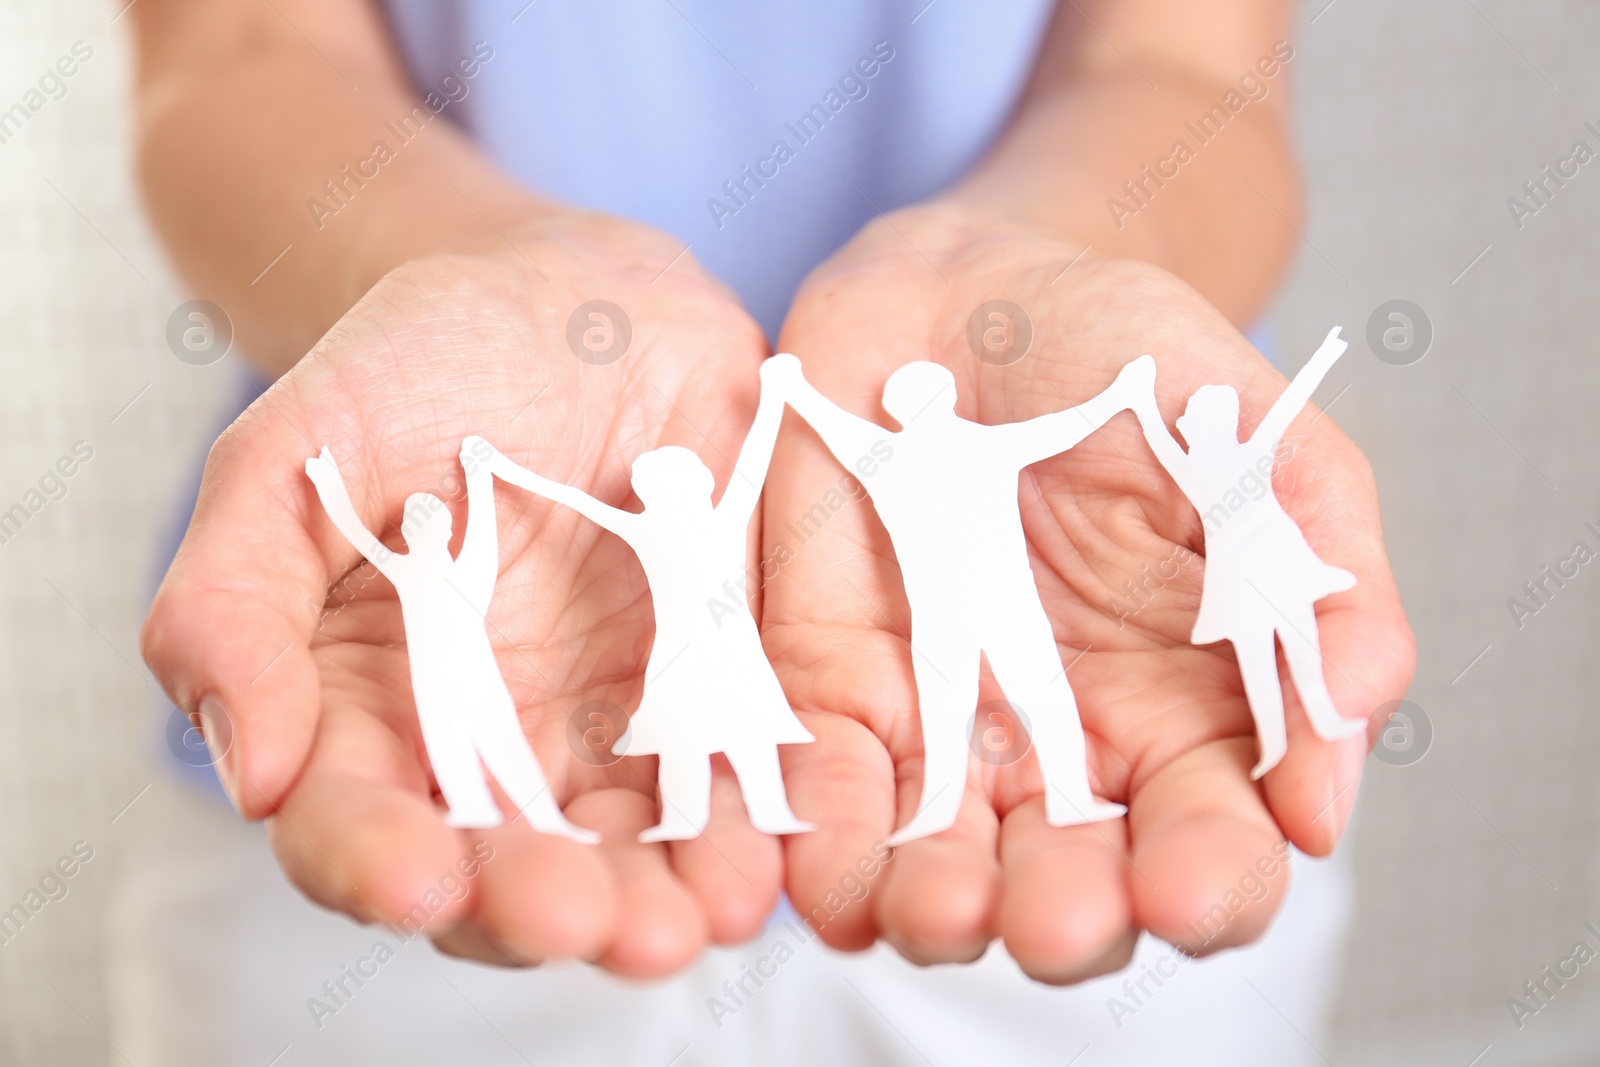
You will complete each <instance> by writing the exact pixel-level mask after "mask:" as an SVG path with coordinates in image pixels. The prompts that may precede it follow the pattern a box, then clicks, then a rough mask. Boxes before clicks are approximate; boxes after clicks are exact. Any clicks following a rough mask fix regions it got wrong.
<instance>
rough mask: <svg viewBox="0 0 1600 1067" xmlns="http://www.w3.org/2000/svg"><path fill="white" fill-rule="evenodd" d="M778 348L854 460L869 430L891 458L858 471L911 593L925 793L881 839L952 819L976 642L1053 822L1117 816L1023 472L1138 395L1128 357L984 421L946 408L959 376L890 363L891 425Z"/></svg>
mask: <svg viewBox="0 0 1600 1067" xmlns="http://www.w3.org/2000/svg"><path fill="white" fill-rule="evenodd" d="M768 362H769V363H780V362H781V363H782V367H781V368H780V369H779V370H778V371H777V372H775V373H780V374H782V375H783V381H784V387H785V390H786V395H787V396H788V398H789V403H790V404H791V405H793V407H794V408H795V410H796V411H798V412H799V413H800V415H801V417H803V418H804V419H805V420H806V421H807V422H808V423H810V424H811V426H812V427H813V428H814V429H815V430H816V431H817V433H818V435H819V436H821V438H822V440H823V443H824V444H826V445H827V446H828V449H829V450H830V451H831V452H832V453H833V454H834V456H835V457H836V458H837V459H838V460H839V461H840V462H841V463H843V464H844V466H845V467H847V468H851V469H853V468H854V464H855V462H856V460H857V459H858V458H859V457H861V456H863V455H866V454H867V453H868V452H869V451H870V450H871V448H872V446H873V444H874V443H876V442H882V441H885V440H887V441H888V442H890V443H891V444H892V446H893V450H894V452H893V454H894V458H893V459H892V460H890V461H887V462H884V463H882V464H880V465H879V466H878V468H877V471H876V473H874V474H873V476H872V477H871V478H870V479H866V480H864V481H863V485H864V486H865V487H866V490H867V493H868V495H869V496H870V497H871V498H872V504H873V507H874V508H876V509H877V512H878V516H879V518H880V519H882V521H883V525H884V528H885V529H886V530H887V531H888V533H889V540H890V541H891V542H892V544H893V545H894V551H895V556H896V558H897V559H898V560H899V564H900V570H901V574H902V576H903V578H904V584H905V590H906V597H907V599H908V600H909V602H910V606H911V636H910V642H911V649H912V652H911V663H912V671H913V674H914V677H915V681H916V687H917V705H918V714H919V716H920V718H921V722H922V743H923V750H924V763H923V767H924V769H923V781H922V797H921V801H920V803H919V804H918V807H917V810H916V812H915V814H914V815H913V816H912V818H911V819H910V821H909V822H907V823H906V825H904V826H902V827H901V828H900V829H899V830H897V831H896V832H895V834H894V835H893V836H892V837H890V838H889V843H890V844H902V843H904V842H906V841H911V840H914V839H916V838H919V837H926V836H927V835H929V834H934V833H938V832H939V831H941V830H945V829H948V828H949V827H950V826H952V825H953V824H954V823H955V819H956V812H957V809H958V808H959V807H960V805H961V797H962V794H963V793H964V792H965V788H966V777H967V757H968V753H969V748H968V734H969V731H970V729H971V724H972V719H973V716H974V712H975V709H976V707H977V703H978V679H979V669H980V656H982V657H983V658H986V659H987V660H988V662H989V667H990V669H991V670H992V671H993V672H994V676H995V680H996V681H997V682H999V684H1000V687H1001V689H1003V690H1004V691H1005V695H1006V699H1007V700H1008V701H1010V702H1011V703H1012V704H1013V705H1015V706H1017V707H1019V708H1021V709H1022V710H1023V712H1024V713H1025V714H1026V715H1027V717H1028V719H1029V722H1030V730H1031V734H1032V738H1031V740H1032V742H1033V748H1034V751H1035V752H1037V753H1038V759H1039V766H1040V770H1041V771H1042V772H1043V775H1044V779H1045V782H1046V786H1047V788H1046V790H1045V811H1046V817H1047V819H1048V820H1049V821H1050V823H1051V824H1052V825H1055V826H1070V825H1074V824H1077V823H1084V822H1094V821H1097V820H1100V819H1112V818H1116V817H1117V816H1119V815H1122V814H1123V813H1124V812H1125V811H1126V810H1127V809H1126V808H1124V807H1123V806H1122V805H1121V804H1113V803H1108V802H1106V801H1101V800H1098V799H1096V798H1095V796H1094V794H1093V792H1092V791H1091V789H1090V785H1089V774H1088V765H1087V750H1086V745H1085V741H1084V735H1083V725H1082V723H1081V721H1080V720H1079V717H1078V705H1077V698H1076V697H1075V696H1074V695H1073V692H1072V686H1071V684H1070V683H1069V682H1068V680H1067V678H1066V676H1065V670H1064V667H1063V664H1062V660H1061V654H1060V651H1059V650H1058V649H1057V647H1056V639H1055V632H1054V629H1053V627H1052V625H1051V622H1050V618H1049V616H1048V615H1047V614H1046V613H1045V609H1044V604H1043V603H1042V602H1041V601H1040V599H1039V589H1038V586H1037V585H1036V584H1035V583H1034V578H1033V569H1032V567H1031V565H1030V564H1029V562H1028V542H1027V537H1026V535H1025V534H1024V532H1023V528H1022V513H1021V509H1020V505H1019V504H1018V500H1017V496H1018V488H1019V487H1018V482H1019V478H1020V476H1021V473H1022V469H1023V468H1024V467H1026V466H1028V465H1029V464H1032V463H1037V462H1039V461H1040V460H1044V459H1048V458H1050V457H1051V456H1055V455H1058V454H1059V453H1061V452H1065V451H1066V450H1067V449H1069V448H1071V447H1072V446H1074V445H1076V444H1077V443H1078V442H1080V441H1082V440H1083V439H1084V438H1085V437H1087V436H1089V434H1091V433H1093V432H1094V431H1095V430H1096V429H1098V428H1099V427H1100V426H1102V425H1103V424H1104V423H1105V422H1106V421H1107V420H1108V419H1110V418H1111V417H1112V416H1113V415H1115V414H1116V413H1117V412H1119V411H1122V410H1124V409H1126V408H1128V407H1130V406H1131V404H1132V401H1133V385H1134V384H1135V383H1134V379H1133V378H1132V377H1131V376H1130V372H1128V371H1126V370H1125V371H1124V374H1123V375H1122V376H1119V378H1118V379H1117V381H1116V382H1115V383H1114V384H1113V385H1112V386H1111V387H1110V388H1108V389H1107V390H1106V391H1105V392H1103V393H1101V394H1100V395H1098V396H1096V397H1094V398H1093V399H1091V400H1089V401H1087V402H1085V403H1083V404H1080V405H1078V406H1077V407H1073V408H1068V409H1067V410H1065V411H1059V412H1054V413H1052V414H1049V415H1041V416H1039V417H1038V418H1034V419H1029V420H1027V421H1025V422H1015V423H1007V424H1003V425H998V426H986V425H984V424H982V423H977V422H972V421H969V420H967V419H963V418H961V417H960V416H958V415H957V414H956V413H955V403H956V389H955V378H954V376H953V375H952V374H951V373H950V372H949V371H948V370H946V369H945V368H944V367H941V366H939V365H938V364H935V363H927V362H916V363H910V364H907V365H906V366H904V367H901V368H900V369H899V370H896V371H895V372H894V373H893V374H892V375H890V376H889V380H888V381H887V382H886V383H885V385H884V389H883V406H884V410H886V411H887V412H888V413H889V414H890V416H892V417H893V418H894V419H895V421H896V422H898V423H899V424H900V427H901V428H900V430H899V431H898V432H891V431H888V430H885V429H884V428H883V427H881V426H879V425H877V424H876V423H874V422H871V421H869V420H867V419H863V418H861V417H859V416H857V415H853V414H851V413H850V412H848V411H845V410H844V409H843V408H841V407H839V406H838V405H837V404H835V403H833V402H832V401H831V400H829V399H827V398H826V397H824V396H823V395H822V394H821V393H819V392H817V390H816V389H815V388H814V387H813V386H812V385H811V384H810V383H809V382H807V381H806V379H805V377H804V375H803V374H802V373H801V368H800V363H799V360H797V359H795V357H793V356H784V355H780V356H774V357H773V358H772V359H771V360H769V361H768Z"/></svg>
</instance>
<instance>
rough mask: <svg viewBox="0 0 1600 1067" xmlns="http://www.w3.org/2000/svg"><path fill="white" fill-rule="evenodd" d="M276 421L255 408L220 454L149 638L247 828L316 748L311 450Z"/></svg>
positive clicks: (158, 667)
mask: <svg viewBox="0 0 1600 1067" xmlns="http://www.w3.org/2000/svg"><path fill="white" fill-rule="evenodd" d="M273 418H276V416H274V415H273V414H272V413H271V411H270V410H267V409H263V408H261V407H259V406H258V407H257V408H256V409H253V411H252V412H250V413H247V414H246V415H245V416H242V417H241V418H240V420H239V421H238V422H237V423H235V424H234V426H233V427H232V428H231V429H230V430H229V431H228V432H227V433H225V434H224V435H223V436H222V438H221V439H220V440H218V442H217V444H216V445H215V447H213V448H212V451H211V456H210V459H209V460H208V461H207V464H206V478H205V482H204V485H203V487H202V489H201V493H200V499H199V502H198V503H197V504H196V506H195V513H194V518H193V520H192V521H191V523H190V526H189V531H188V533H187V534H186V535H185V537H184V540H183V544H182V546H181V547H180V548H179V550H178V554H177V557H176V558H175V559H174V560H173V564H172V568H171V569H170V570H169V571H168V573H167V576H166V578H165V580H164V581H163V582H162V583H161V588H160V590H159V591H158V593H157V594H156V598H155V602H154V604H153V605H152V606H151V609H150V615H149V617H148V619H147V620H146V621H145V625H144V629H143V631H142V633H141V636H140V643H141V648H142V651H143V653H144V658H145V661H146V662H147V663H149V664H150V668H151V670H152V671H154V672H155V675H156V677H157V678H158V679H159V680H160V682H161V684H162V686H163V688H165V690H166V691H167V694H168V695H169V696H170V697H171V698H172V700H173V702H174V703H176V704H177V706H178V707H180V708H182V709H184V710H185V711H186V712H188V713H190V715H191V716H195V715H196V714H198V715H199V718H200V719H201V720H202V724H203V725H202V728H203V729H205V730H207V731H208V732H209V736H208V738H207V741H208V743H209V744H211V745H212V746H213V754H214V756H216V757H217V764H216V765H217V773H218V776H219V778H221V780H222V783H223V785H224V787H225V788H226V789H227V790H228V794H229V796H230V797H231V798H232V799H233V802H234V806H235V807H237V808H238V809H239V810H240V812H242V813H243V814H244V815H245V816H246V817H249V818H259V817H261V816H263V815H265V814H267V813H268V812H270V811H271V810H272V809H273V807H274V805H276V804H277V803H278V801H279V800H280V799H281V798H282V797H283V794H284V793H285V791H286V790H287V789H288V788H289V786H290V784H291V783H292V782H293V781H294V779H295V776H296V775H297V774H298V773H299V771H300V768H301V766H302V764H303V763H304V762H305V759H306V754H307V751H308V750H309V748H310V745H311V739H312V735H313V734H314V733H315V730H316V721H317V715H318V707H319V697H318V682H317V669H316V667H315V665H314V664H313V663H312V660H311V654H310V649H309V646H310V641H311V637H312V635H313V633H314V631H315V628H316V623H317V618H318V615H319V613H320V611H321V608H322V605H323V602H324V600H325V598H326V596H327V589H328V563H327V560H326V558H325V556H324V554H323V552H322V551H321V549H320V548H319V547H318V546H317V545H316V544H315V543H314V542H313V540H312V538H311V536H310V535H309V534H308V533H307V525H306V523H307V516H308V514H309V512H308V509H307V504H308V501H307V499H306V495H307V493H308V492H309V491H310V486H309V484H308V483H306V481H305V476H304V473H303V470H302V467H303V463H304V460H305V457H306V456H308V455H311V454H312V452H313V450H312V448H311V446H310V445H309V444H307V443H306V442H305V441H303V440H301V439H300V438H299V436H298V435H297V434H296V433H295V432H294V430H293V429H292V427H290V426H289V425H288V424H287V423H286V422H283V421H282V420H281V419H280V420H279V422H278V423H277V424H276V425H274V424H273V423H272V422H271V420H272V419H273ZM351 555H352V557H353V555H354V554H353V553H351ZM202 705H204V707H203V708H202Z"/></svg>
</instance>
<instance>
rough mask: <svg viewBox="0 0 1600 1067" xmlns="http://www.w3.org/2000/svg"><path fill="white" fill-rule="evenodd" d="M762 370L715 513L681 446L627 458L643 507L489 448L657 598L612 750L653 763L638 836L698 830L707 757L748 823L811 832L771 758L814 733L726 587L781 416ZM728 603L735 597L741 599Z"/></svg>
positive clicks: (739, 563)
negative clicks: (656, 788)
mask: <svg viewBox="0 0 1600 1067" xmlns="http://www.w3.org/2000/svg"><path fill="white" fill-rule="evenodd" d="M762 377H763V382H762V391H761V402H760V405H759V407H758V409H757V411H756V418H755V422H754V424H753V425H752V426H751V427H750V433H749V435H748V436H747V437H746V438H745V442H744V446H743V448H741V449H740V451H739V457H738V459H737V460H736V461H735V464H734V472H733V477H732V478H731V479H730V480H729V482H728V487H727V489H725V490H724V491H723V493H722V499H721V500H719V501H718V502H717V504H716V506H715V507H713V506H712V504H711V494H712V492H713V491H714V490H715V488H716V483H715V481H714V479H713V478H712V476H711V471H710V470H708V469H707V468H706V465H705V464H704V463H702V462H700V458H699V457H698V456H696V455H695V454H694V453H693V452H691V451H689V450H688V449H687V448H679V447H676V446H667V447H664V448H657V449H654V450H653V451H650V452H646V453H644V454H643V455H641V456H640V457H639V458H638V459H636V460H635V461H634V463H633V479H632V480H633V489H634V492H635V493H636V494H637V495H638V497H639V499H640V500H641V501H642V502H643V503H644V510H643V511H640V512H632V511H623V510H621V509H619V508H614V507H611V506H610V505H608V504H603V503H601V502H600V501H598V500H596V499H594V498H593V497H591V496H590V495H589V494H587V493H585V492H583V491H582V490H580V489H574V488H572V487H571V486H567V485H563V484H561V483H560V482H554V481H551V480H550V479H548V478H543V477H540V476H539V475H537V474H534V473H532V472H530V471H528V470H526V469H524V468H523V467H521V466H518V465H517V464H516V463H514V462H512V461H511V460H509V459H507V458H506V457H505V456H503V455H500V454H498V453H496V455H495V456H494V458H493V459H492V460H491V461H490V466H491V467H492V469H493V471H494V473H495V474H496V475H498V476H499V477H501V478H503V479H504V480H506V481H508V482H511V483H513V484H515V485H518V486H521V487H522V488H524V489H526V490H528V491H529V492H532V493H537V494H538V495H540V496H543V497H546V498H548V499H550V500H553V501H556V502H557V503H561V504H565V505H567V506H568V507H570V508H573V509H574V510H576V511H579V512H581V513H582V514H583V515H585V516H587V517H588V518H589V519H591V520H593V521H594V522H595V523H597V524H598V525H600V526H603V527H604V528H605V529H607V530H609V531H611V532H612V533H614V534H616V535H617V536H618V537H620V538H622V539H623V540H624V541H626V542H628V544H629V545H630V546H631V547H632V548H633V550H634V552H635V553H636V554H637V555H638V557H639V562H640V563H641V564H642V565H643V567H644V573H645V578H646V579H647V580H648V582H649V583H650V597H651V599H652V601H653V602H654V604H655V622H656V635H655V643H654V645H653V646H652V647H651V649H650V657H649V660H648V662H647V663H646V665H645V684H644V695H643V696H642V697H641V698H640V702H639V709H638V710H637V711H636V712H634V714H633V716H632V717H631V718H630V719H629V722H628V728H627V730H626V731H625V732H624V733H623V735H622V736H621V737H620V738H618V739H617V741H616V743H615V744H614V745H613V746H612V751H613V752H615V753H617V754H619V755H626V756H644V755H650V754H652V753H654V754H656V755H658V756H660V758H661V766H660V772H659V775H658V783H659V785H660V789H661V821H660V823H659V824H657V825H656V826H653V827H651V828H650V829H648V830H645V831H644V832H643V833H641V834H640V835H639V840H640V841H645V842H650V841H675V840H683V839H686V838H691V837H696V836H698V835H699V834H700V833H701V832H702V831H703V830H704V829H705V827H706V823H707V821H708V820H709V819H710V815H711V807H710V804H711V755H712V753H714V752H722V753H725V754H726V755H727V757H728V762H729V763H730V764H732V766H733V770H734V773H735V775H737V777H738V780H739V788H740V790H741V791H742V792H743V794H744V803H745V807H746V809H747V810H748V811H749V813H750V822H751V824H752V825H753V826H755V828H756V829H758V830H761V831H762V832H763V833H769V834H794V833H801V832H804V831H807V830H812V829H815V827H814V826H813V825H812V824H811V823H808V822H803V821H801V820H800V819H799V818H798V817H797V816H796V815H795V814H794V812H793V811H792V810H791V809H790V807H789V798H788V796H787V794H786V793H785V791H784V785H783V775H782V772H781V770H780V768H779V764H778V746H779V745H790V744H800V743H803V742H807V741H812V740H814V738H813V737H812V736H811V732H810V731H809V730H807V729H806V728H805V726H803V725H802V724H801V722H800V720H799V719H798V718H796V717H795V714H794V712H793V710H791V709H790V707H789V700H788V698H787V697H786V696H785V695H784V692H783V687H782V686H781V685H780V684H779V683H778V677H777V675H776V674H774V673H773V670H772V665H771V664H770V663H769V662H768V661H767V656H766V652H765V651H764V650H763V649H762V647H761V634H760V632H759V631H758V630H757V628H756V624H755V620H754V619H753V618H752V617H751V615H750V612H749V611H748V609H745V610H739V611H736V612H735V611H730V609H729V607H728V602H727V600H726V596H727V594H726V593H725V592H724V586H725V585H726V583H727V582H728V580H729V579H730V578H735V577H737V579H738V584H739V585H740V586H741V587H742V585H743V581H744V579H743V575H744V573H745V567H746V557H747V555H748V551H749V539H748V535H749V528H750V517H751V515H752V514H753V513H754V511H755V508H756V504H757V502H758V501H759V499H760V496H761V485H762V483H763V482H764V481H765V480H766V476H767V466H768V464H769V462H770V461H771V459H772V449H773V445H774V444H775V443H776V441H777V437H778V427H779V425H780V424H781V422H782V420H783V399H782V397H781V396H779V395H777V394H775V392H774V391H773V390H772V389H771V388H770V386H769V384H768V382H767V380H766V378H767V376H766V374H765V373H764V374H763V376H762ZM469 440H470V439H469ZM738 599H739V600H740V602H741V604H742V602H743V597H742V595H741V596H740V597H739V598H738Z"/></svg>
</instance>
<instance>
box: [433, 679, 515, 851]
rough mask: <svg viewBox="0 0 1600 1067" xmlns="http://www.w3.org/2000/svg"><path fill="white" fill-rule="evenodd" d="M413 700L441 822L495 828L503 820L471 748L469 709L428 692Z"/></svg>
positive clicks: (465, 826)
mask: <svg viewBox="0 0 1600 1067" xmlns="http://www.w3.org/2000/svg"><path fill="white" fill-rule="evenodd" d="M413 670H415V667H413ZM416 698H417V725H418V726H419V727H421V729H422V744H423V746H424V747H425V748H426V749H427V750H428V764H429V766H431V767H432V768H433V779H434V781H436V782H438V783H439V792H440V794H441V795H442V796H443V797H444V803H445V807H446V808H447V809H448V810H447V811H446V812H445V817H444V821H445V822H446V823H448V824H449V825H451V826H455V827H459V828H462V829H474V830H481V829H487V828H488V827H491V826H499V825H500V824H501V823H502V822H504V821H505V819H504V817H503V816H502V815H501V814H500V805H499V804H496V803H495V799H494V794H493V793H491V792H490V791H489V782H488V779H487V778H486V777H485V776H484V772H483V764H482V763H481V762H479V760H478V750H477V747H476V746H475V745H474V744H473V740H472V714H473V711H472V709H469V708H462V707H460V706H459V705H458V704H456V703H454V701H453V699H452V696H451V695H450V694H444V695H443V697H442V698H441V697H440V696H439V695H436V694H434V693H432V692H430V691H429V690H428V689H424V690H422V691H420V692H417V693H416Z"/></svg>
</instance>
